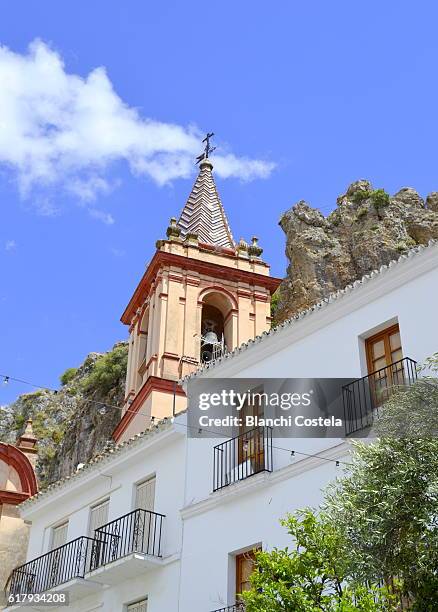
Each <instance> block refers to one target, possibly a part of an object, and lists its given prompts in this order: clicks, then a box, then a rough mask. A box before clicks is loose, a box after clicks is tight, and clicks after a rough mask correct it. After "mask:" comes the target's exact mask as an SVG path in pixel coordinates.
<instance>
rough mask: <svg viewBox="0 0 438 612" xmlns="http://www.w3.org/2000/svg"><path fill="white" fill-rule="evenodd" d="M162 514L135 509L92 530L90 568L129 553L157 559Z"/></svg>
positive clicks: (159, 553) (158, 555) (159, 554)
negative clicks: (93, 536) (93, 540)
mask: <svg viewBox="0 0 438 612" xmlns="http://www.w3.org/2000/svg"><path fill="white" fill-rule="evenodd" d="M164 518H165V516H164V514H158V513H157V512H151V511H150V510H142V509H137V510H134V511H133V512H129V514H125V515H124V516H121V517H120V518H118V519H116V520H114V521H111V522H110V523H107V524H106V525H102V526H101V527H99V528H98V529H96V530H95V532H94V534H95V538H96V539H95V542H94V545H93V551H92V555H91V564H90V569H91V570H94V569H96V568H98V567H100V566H102V565H107V564H108V563H111V562H112V561H115V560H116V559H120V558H121V557H125V556H126V555H129V554H131V553H142V554H145V555H153V556H155V557H161V532H162V527H163V519H164Z"/></svg>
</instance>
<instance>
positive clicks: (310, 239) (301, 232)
mask: <svg viewBox="0 0 438 612" xmlns="http://www.w3.org/2000/svg"><path fill="white" fill-rule="evenodd" d="M280 226H281V228H282V229H283V231H284V232H285V234H286V256H287V258H288V259H289V261H290V264H289V266H288V269H287V276H286V278H285V279H284V281H283V282H282V284H281V286H280V288H279V296H278V308H277V309H276V312H275V323H281V322H282V321H284V320H285V319H286V318H288V317H290V316H293V315H294V314H296V313H297V312H299V311H301V310H303V309H306V308H308V307H309V306H311V305H313V304H315V303H316V302H318V301H319V300H320V299H322V298H324V297H326V296H327V295H329V294H330V293H332V292H333V291H337V290H338V289H342V288H344V287H345V286H346V285H348V284H349V283H351V282H353V281H355V280H358V279H360V278H361V277H362V276H363V275H364V274H367V273H368V272H371V271H372V270H373V269H376V268H379V267H380V266H382V265H384V264H388V263H389V262H390V261H391V260H393V259H397V258H398V257H400V255H401V254H403V253H404V252H406V251H407V250H409V249H410V248H412V247H414V246H415V245H417V244H426V243H427V242H428V241H429V240H430V239H432V238H435V239H436V238H438V192H434V193H431V194H430V195H428V196H427V198H426V201H425V202H424V201H423V200H422V198H421V197H420V196H419V195H418V193H417V192H416V191H415V190H414V189H411V188H409V187H406V188H404V189H401V190H400V191H399V192H397V193H396V194H395V195H394V196H389V195H388V194H387V193H386V192H385V191H384V190H383V189H377V190H374V189H373V187H372V186H371V184H370V183H369V182H368V181H364V180H360V181H357V182H355V183H353V184H352V185H350V186H349V188H348V189H347V191H346V193H345V194H343V195H341V196H340V197H339V198H338V200H337V207H336V209H335V210H334V211H333V212H331V213H330V214H329V215H328V216H327V217H325V216H324V215H323V214H322V213H321V212H320V211H319V210H318V209H315V208H312V207H311V206H309V204H307V202H305V201H304V200H301V201H300V202H298V203H297V204H296V205H295V206H293V207H292V208H291V209H289V210H288V211H286V212H285V213H284V215H283V216H282V217H281V219H280Z"/></svg>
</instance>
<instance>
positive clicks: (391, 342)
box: [366, 325, 403, 374]
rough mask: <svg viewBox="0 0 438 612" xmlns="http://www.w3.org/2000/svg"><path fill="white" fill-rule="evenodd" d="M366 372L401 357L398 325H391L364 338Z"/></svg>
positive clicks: (382, 366)
mask: <svg viewBox="0 0 438 612" xmlns="http://www.w3.org/2000/svg"><path fill="white" fill-rule="evenodd" d="M366 350H367V364H368V373H369V374H371V373H372V372H376V371H377V370H380V369H381V368H385V367H386V366H389V365H391V364H392V363H395V362H396V361H400V359H403V352H402V346H401V339H400V330H399V327H398V325H393V326H392V327H389V328H387V329H384V330H383V331H381V332H379V333H378V334H376V335H375V336H372V337H371V338H368V339H367V340H366Z"/></svg>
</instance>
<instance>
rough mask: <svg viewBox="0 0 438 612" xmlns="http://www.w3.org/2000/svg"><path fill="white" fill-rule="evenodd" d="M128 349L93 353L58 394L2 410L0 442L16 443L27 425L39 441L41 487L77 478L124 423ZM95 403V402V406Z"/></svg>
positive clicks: (43, 393) (32, 396)
mask: <svg viewBox="0 0 438 612" xmlns="http://www.w3.org/2000/svg"><path fill="white" fill-rule="evenodd" d="M127 354H128V347H127V343H126V342H120V343H118V344H116V345H115V346H114V347H113V349H112V350H111V351H110V352H108V353H105V354H100V353H90V354H89V355H88V356H87V357H86V359H85V360H84V362H83V364H82V365H81V366H80V367H79V368H71V369H70V370H67V371H66V372H65V373H64V374H63V376H62V377H61V380H62V382H63V384H62V387H61V388H60V389H59V391H57V392H53V391H47V390H38V391H35V392H33V393H27V394H25V395H21V396H20V397H19V398H18V399H17V400H16V401H15V402H13V403H12V404H10V405H9V406H4V407H1V410H0V440H1V441H3V442H9V443H12V444H13V443H15V440H16V439H17V438H18V437H19V436H20V435H21V433H22V432H23V431H24V428H25V425H26V421H27V420H28V419H29V418H32V420H33V431H34V433H35V436H36V437H37V439H38V462H37V465H36V472H37V476H38V480H39V483H40V488H42V487H45V486H47V485H48V484H50V483H52V482H55V481H56V480H58V479H59V478H62V477H64V476H68V475H70V474H72V473H73V472H74V471H75V470H76V468H77V465H78V464H79V463H86V462H87V461H89V460H90V459H91V458H92V457H94V456H95V455H96V454H98V453H99V452H100V451H101V450H102V449H103V448H104V447H105V446H106V445H107V444H112V442H111V434H112V432H113V430H114V428H115V426H116V425H117V423H118V422H119V420H120V415H121V411H120V410H118V409H117V408H115V407H114V406H121V405H122V403H123V398H124V389H125V376H126V364H127ZM90 400H92V401H90Z"/></svg>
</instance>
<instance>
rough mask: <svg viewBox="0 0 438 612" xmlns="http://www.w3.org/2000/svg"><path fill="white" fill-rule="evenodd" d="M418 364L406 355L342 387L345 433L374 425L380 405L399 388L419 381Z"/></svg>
mask: <svg viewBox="0 0 438 612" xmlns="http://www.w3.org/2000/svg"><path fill="white" fill-rule="evenodd" d="M416 365H417V362H416V361H414V360H413V359H410V358H409V357H405V358H404V359H400V360H399V361H395V362H394V363H391V364H390V365H388V366H386V367H384V368H381V369H380V370H377V371H376V372H372V373H371V374H368V375H367V376H364V377H363V378H359V379H358V380H354V381H353V382H352V383H350V384H348V385H345V386H344V387H342V400H343V405H344V419H345V435H346V436H348V435H351V434H353V433H355V432H357V431H361V430H363V429H366V428H367V427H371V426H372V424H373V422H374V416H375V415H376V413H377V411H378V409H379V408H380V406H382V404H383V403H384V402H385V401H386V400H387V399H388V398H389V397H391V395H392V394H393V393H394V392H395V391H398V390H399V389H403V388H406V387H408V386H410V385H411V384H412V383H413V382H415V380H416V379H417V369H416Z"/></svg>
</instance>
